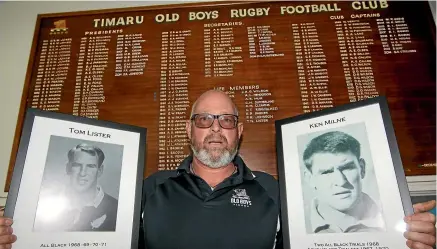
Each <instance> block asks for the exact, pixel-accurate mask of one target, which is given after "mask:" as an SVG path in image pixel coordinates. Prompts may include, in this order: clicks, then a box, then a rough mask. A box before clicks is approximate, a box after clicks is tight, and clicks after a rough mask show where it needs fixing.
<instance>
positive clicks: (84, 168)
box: [79, 166, 87, 176]
mask: <svg viewBox="0 0 437 249" xmlns="http://www.w3.org/2000/svg"><path fill="white" fill-rule="evenodd" d="M86 173H87V167H85V166H82V167H80V172H79V175H80V176H86Z"/></svg>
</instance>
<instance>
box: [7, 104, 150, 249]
mask: <svg viewBox="0 0 437 249" xmlns="http://www.w3.org/2000/svg"><path fill="white" fill-rule="evenodd" d="M36 119H38V120H40V121H39V122H38V123H36V122H35V120H36ZM43 121H44V122H46V123H48V126H52V127H53V125H55V124H57V123H59V129H63V128H66V127H68V130H69V131H70V134H74V132H73V131H75V130H74V128H71V127H75V125H78V126H80V127H82V128H83V127H89V128H92V129H94V131H99V129H103V130H104V131H108V130H109V131H112V132H114V133H116V134H115V139H114V134H113V133H112V138H111V133H108V134H107V133H102V134H106V137H107V138H108V141H105V142H102V141H99V140H98V138H96V137H98V136H97V134H95V133H92V132H90V131H87V132H86V133H82V132H80V133H79V134H78V135H77V137H75V135H72V136H71V137H62V136H61V135H59V133H56V132H57V131H54V130H53V133H52V131H49V130H48V131H45V133H44V134H43V135H41V132H39V133H37V132H38V130H40V131H41V130H42V129H49V128H47V127H45V128H44V127H42V124H43ZM44 124H45V123H44ZM37 128H38V129H37ZM55 130H56V129H55ZM68 130H67V131H65V134H68ZM77 130H79V131H81V130H80V128H78V129H77ZM35 134H39V135H38V136H50V137H51V139H48V140H49V143H51V142H52V141H54V140H53V138H54V137H56V138H57V139H58V140H59V141H68V143H73V142H76V140H78V141H79V140H80V141H89V143H91V144H97V143H100V144H104V143H107V144H108V145H107V147H108V148H109V146H113V147H114V148H122V150H119V151H117V150H112V151H111V153H112V152H114V153H113V154H116V153H115V152H119V155H118V156H119V161H117V163H120V164H121V165H118V167H119V169H118V170H119V172H120V175H118V176H115V175H114V176H113V178H116V177H118V178H116V179H119V182H118V193H119V196H118V198H119V199H117V208H118V213H116V223H117V225H116V226H115V224H114V227H113V230H111V231H110V230H107V231H105V230H103V231H99V230H96V231H94V230H84V231H81V230H72V231H67V230H61V231H35V230H33V231H30V230H32V229H31V228H30V227H32V226H33V224H32V223H33V222H26V223H24V221H22V222H21V221H20V220H23V219H22V217H18V216H16V211H17V209H19V208H20V207H19V205H20V203H21V205H24V204H29V202H26V201H22V202H20V203H18V202H17V200H18V199H19V198H21V199H22V200H23V198H24V199H26V196H29V195H32V194H35V192H37V190H35V191H33V192H32V191H30V192H27V191H25V190H23V189H26V187H25V185H26V184H29V182H25V181H24V180H23V173H27V174H30V173H29V172H30V170H34V171H38V170H40V171H41V169H44V171H45V168H46V166H45V165H42V166H41V165H40V166H36V167H35V165H34V164H32V165H31V166H32V167H34V169H31V168H30V167H26V159H29V158H28V156H29V155H30V153H31V152H32V151H30V150H35V151H36V150H39V151H38V153H39V154H41V153H42V154H43V155H44V154H45V152H47V153H46V154H49V153H50V151H49V150H47V151H43V149H42V148H43V147H44V146H46V147H47V148H50V147H49V146H50V145H47V144H48V143H47V141H46V140H44V139H43V140H44V141H43V140H38V139H37V137H35V138H32V136H33V135H35ZM53 134H56V136H54V135H53ZM92 134H93V135H92ZM123 136H125V138H123ZM85 137H89V138H85ZM101 137H105V135H102V136H101ZM146 137H147V129H146V128H143V127H138V126H132V125H127V124H121V123H116V122H110V121H104V120H97V119H90V118H85V117H79V116H74V115H69V114H64V113H59V112H52V111H43V110H40V109H35V108H28V109H27V110H26V115H25V119H24V125H23V129H22V135H21V139H20V143H19V148H18V153H17V157H16V161H15V165H14V171H13V175H12V181H11V186H10V189H9V193H8V197H7V200H6V206H5V211H4V216H5V217H8V218H12V219H14V224H13V228H14V233H15V234H17V237H19V238H20V235H21V234H22V232H21V231H20V230H23V231H24V230H26V233H27V234H29V233H33V234H37V235H36V236H37V237H38V238H41V240H39V241H36V242H34V243H33V244H32V245H34V246H32V245H30V244H28V243H31V242H27V244H26V245H22V244H19V243H18V242H22V241H30V240H31V239H30V238H28V237H26V236H21V239H19V240H17V242H15V243H14V248H18V249H19V248H35V247H38V248H40V247H46V246H47V247H53V245H52V244H54V245H57V244H62V247H63V248H78V247H81V248H83V247H87V246H92V247H95V248H98V247H101V248H108V249H112V248H113V249H116V248H120V244H117V245H112V244H111V243H109V242H107V241H106V240H105V239H102V238H105V236H106V238H108V237H111V235H110V234H108V232H111V233H112V234H113V235H116V236H123V234H121V233H120V230H125V229H130V230H131V232H130V233H129V234H130V235H131V236H129V238H127V237H126V236H125V237H124V239H123V241H122V242H120V243H123V247H124V248H132V249H137V248H138V241H139V237H138V236H139V226H140V215H141V214H140V211H141V197H142V183H143V174H144V170H145V169H144V168H145V161H146V158H145V156H146V153H145V152H146V148H147V141H146V139H147V138H146ZM32 139H33V140H32ZM102 139H103V138H102ZM123 139H126V141H125V144H122V145H119V144H118V143H120V141H123ZM70 140H72V141H71V142H70ZM73 140H74V141H73ZM31 142H32V147H31V148H30V143H31ZM39 143H41V144H42V145H41V146H39ZM44 143H45V145H44ZM127 146H129V147H127ZM128 148H136V150H130V151H127V149H128ZM123 150H124V151H123ZM35 151H34V152H33V153H35ZM102 151H103V149H102ZM53 154H54V155H55V154H56V153H53ZM108 154H110V153H107V155H106V158H107V159H109V155H108ZM44 157H45V159H44V160H45V161H46V160H48V159H47V158H48V157H49V156H48V155H45V156H44ZM128 157H129V162H135V163H134V164H129V165H128V164H125V160H126V158H128ZM29 160H30V159H29ZM114 164H115V163H114ZM126 167H129V170H126ZM26 171H28V172H26ZM123 172H127V173H123ZM44 174H45V173H44ZM41 175H42V174H41ZM113 178H111V179H113ZM34 180H35V181H37V179H34ZM128 182H130V183H129V184H130V185H129V187H126V188H125V185H126V183H128ZM42 183H43V180H41V182H40V183H39V184H36V185H37V186H38V188H41V184H42ZM115 183H117V182H108V183H107V185H111V184H112V185H116V184H115ZM122 188H124V190H123V189H122ZM38 191H39V190H38ZM124 192H126V193H127V192H129V193H130V195H129V197H125V196H126V195H125V194H123V193H124ZM38 193H39V192H38ZM99 193H100V192H99ZM102 193H104V192H103V191H102ZM106 194H107V193H104V195H103V196H105V195H106ZM122 197H123V198H124V199H123V200H124V201H126V203H125V202H123V203H120V202H121V201H120V198H122ZM102 198H103V197H102ZM101 203H102V202H101ZM35 205H37V204H35V203H33V206H35ZM38 205H39V204H38ZM30 206H32V205H30ZM97 207H99V206H97ZM22 208H23V207H22ZM123 208H124V209H126V208H128V210H129V212H128V213H129V215H124V214H123V215H122V214H121V213H122V210H123ZM28 211H29V213H33V214H34V216H33V217H34V218H33V219H36V217H37V216H36V214H35V213H36V210H33V209H32V208H29V209H28ZM103 212H105V211H103ZM106 214H107V213H104V217H105V218H107V217H108V216H106ZM121 215H122V216H121ZM102 217H103V216H102ZM122 218H123V219H126V220H127V221H123V224H124V225H123V227H119V223H121V222H120V220H119V219H122ZM105 220H106V219H105ZM108 220H109V219H108ZM28 221H30V219H28ZM94 221H95V220H94ZM19 222H21V225H20V226H19V227H18V228H17V227H14V226H15V225H16V224H17V223H19ZM34 222H36V221H34ZM103 224H104V221H103ZM91 225H93V224H92V222H91ZM120 226H121V225H120ZM117 228H118V229H117ZM34 229H35V228H34ZM93 229H94V227H93ZM117 233H119V235H117ZM96 234H100V235H99V236H100V237H99V238H96V239H93V237H95V236H96ZM120 234H121V235H120ZM59 237H62V238H63V240H62V241H59ZM29 245H30V246H29Z"/></svg>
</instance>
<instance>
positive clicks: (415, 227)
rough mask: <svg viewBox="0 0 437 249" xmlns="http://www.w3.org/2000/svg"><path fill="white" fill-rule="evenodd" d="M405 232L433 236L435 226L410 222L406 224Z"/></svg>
mask: <svg viewBox="0 0 437 249" xmlns="http://www.w3.org/2000/svg"><path fill="white" fill-rule="evenodd" d="M407 230H408V231H410V232H418V233H427V234H430V235H435V230H436V229H435V226H434V225H433V224H431V223H429V222H422V221H411V222H409V223H407Z"/></svg>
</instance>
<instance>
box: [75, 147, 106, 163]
mask: <svg viewBox="0 0 437 249" xmlns="http://www.w3.org/2000/svg"><path fill="white" fill-rule="evenodd" d="M79 151H82V152H85V153H88V154H90V155H92V156H96V155H97V160H98V164H99V165H98V166H99V167H100V166H102V163H103V161H104V160H105V154H104V153H103V151H102V150H101V149H100V148H99V147H97V146H92V145H88V144H85V143H81V144H78V145H77V146H76V147H74V148H72V149H71V150H70V151H69V152H68V163H69V164H70V163H71V162H73V160H74V155H75V154H76V153H77V152H79Z"/></svg>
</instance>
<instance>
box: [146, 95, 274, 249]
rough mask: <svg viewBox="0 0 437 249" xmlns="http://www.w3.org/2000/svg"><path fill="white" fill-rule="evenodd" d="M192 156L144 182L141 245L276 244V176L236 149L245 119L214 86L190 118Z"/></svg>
mask: <svg viewBox="0 0 437 249" xmlns="http://www.w3.org/2000/svg"><path fill="white" fill-rule="evenodd" d="M186 131H187V135H188V138H189V139H190V147H191V150H192V155H191V156H189V157H187V158H186V159H185V160H184V161H183V162H182V163H181V164H180V166H179V168H178V169H177V170H175V171H159V172H157V173H155V174H153V175H151V176H149V177H148V178H147V179H146V180H145V182H144V186H143V199H142V201H143V203H142V217H143V219H142V221H143V222H142V225H141V228H142V230H143V232H142V233H140V234H141V235H144V237H143V238H142V239H143V241H142V244H143V246H140V247H139V248H148V249H157V248H190V249H195V248H199V249H205V248H208V249H214V248H226V249H232V248H251V249H256V248H266V249H267V248H268V249H271V248H274V246H275V244H280V243H281V242H282V239H281V236H280V234H278V233H277V232H278V231H279V205H280V203H279V196H278V195H279V192H278V183H277V181H276V180H275V179H274V178H273V177H272V176H270V175H268V174H266V173H262V172H252V171H251V170H250V169H249V168H248V167H247V166H246V165H245V164H244V162H243V160H242V159H241V158H240V157H239V156H237V152H238V147H239V142H240V138H241V134H242V132H243V124H242V123H239V122H238V110H237V108H236V106H235V105H234V103H233V102H232V100H231V99H230V98H229V97H228V96H227V95H226V94H225V93H223V92H220V91H215V90H212V91H208V92H206V93H204V94H203V95H201V96H200V97H199V98H198V99H197V101H196V102H195V103H194V104H193V105H192V109H191V115H190V119H189V120H187V122H186Z"/></svg>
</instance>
